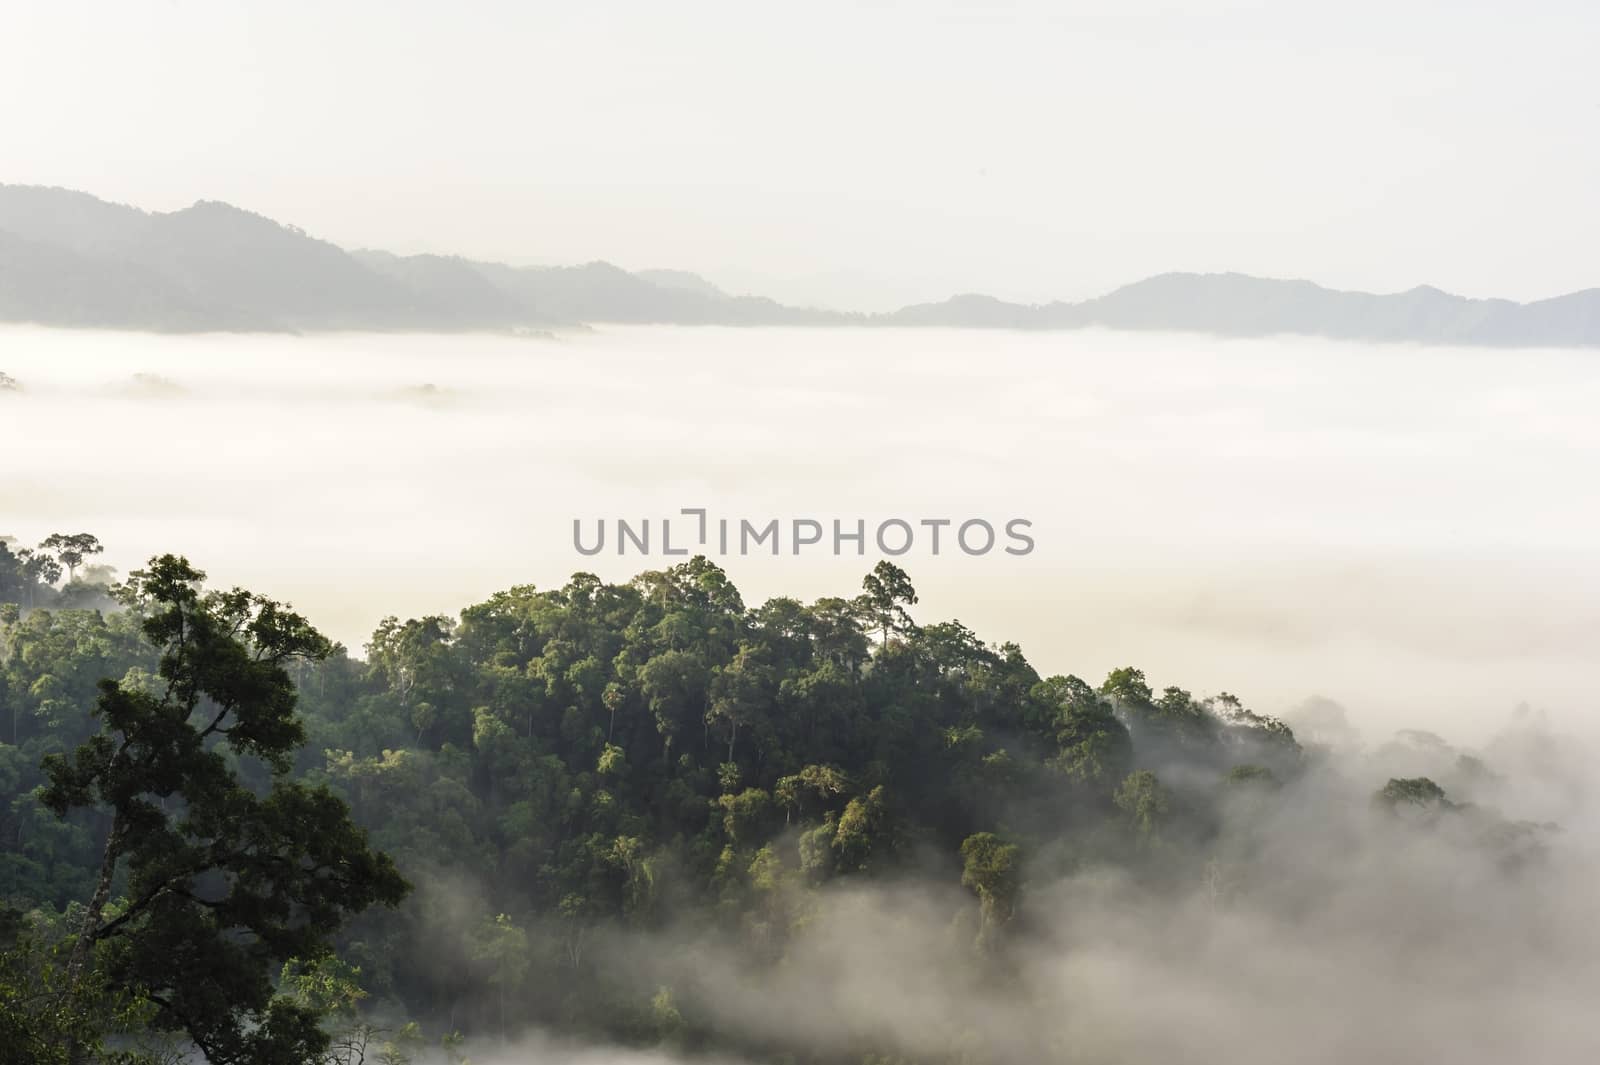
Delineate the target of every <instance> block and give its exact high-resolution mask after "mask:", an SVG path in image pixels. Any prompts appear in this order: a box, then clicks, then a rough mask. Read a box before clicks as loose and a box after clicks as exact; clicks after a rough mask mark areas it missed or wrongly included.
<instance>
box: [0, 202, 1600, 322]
mask: <svg viewBox="0 0 1600 1065" xmlns="http://www.w3.org/2000/svg"><path fill="white" fill-rule="evenodd" d="M0 321H10V322H32V323H38V324H42V325H51V326H66V327H92V328H110V329H134V330H152V331H170V332H193V331H207V330H219V331H234V332H245V331H303V330H331V329H371V330H506V329H546V328H557V327H567V326H576V325H580V324H589V323H594V324H604V323H627V324H679V325H734V326H758V325H833V326H942V327H954V328H971V329H1027V330H1042V329H1079V328H1086V327H1091V326H1099V327H1105V328H1111V329H1123V330H1175V331H1187V332H1200V333H1208V334H1213V335H1218V336H1232V337H1258V336H1270V335H1274V334H1299V335H1307V336H1319V337H1331V338H1337V339H1343V340H1363V341H1409V342H1415V343H1436V344H1464V345H1492V346H1505V347H1524V346H1527V347H1532V346H1560V347H1597V346H1600V289H1586V290H1584V291H1581V292H1574V293H1571V294H1569V295H1565V296H1558V297H1555V298H1553V299H1547V300H1539V301H1536V302H1532V303H1516V302H1513V301H1511V300H1503V299H1467V298H1465V297H1462V296H1455V295H1451V294H1450V293H1447V292H1442V291H1440V290H1439V289H1436V288H1431V287H1427V286H1423V287H1419V288H1414V289H1411V290H1409V291H1407V292H1400V293H1394V294H1388V295H1376V294H1371V293H1365V292H1345V291H1338V290H1334V289H1328V288H1324V287H1322V286H1320V285H1316V284H1313V283H1312V282H1309V281H1282V280H1272V279H1267V278H1258V277H1250V276H1247V275H1244V274H1234V273H1227V274H1194V273H1170V274H1162V275H1159V276H1156V277H1152V278H1148V279H1146V280H1144V281H1139V282H1136V283H1134V284H1131V285H1126V286H1124V287H1122V288H1119V289H1116V290H1115V291H1113V292H1110V293H1108V294H1106V295H1104V296H1100V297H1098V298H1095V299H1089V300H1084V301H1082V302H1078V303H1066V302H1053V303H1045V304H1019V303H1008V302H1005V301H1003V300H999V299H996V298H994V297H992V296H983V295H960V296H954V297H951V298H950V299H948V300H945V301H943V302H941V303H927V304H918V305H914V306H910V307H903V308H901V309H899V310H896V311H890V312H886V313H882V314H859V313H846V312H841V311H831V310H824V309H819V308H810V307H794V306H787V305H784V304H781V303H778V302H776V301H773V300H769V299H765V298H762V297H759V296H743V295H730V294H729V293H727V292H724V291H723V290H721V289H719V288H718V287H717V286H716V285H714V284H712V283H711V282H709V281H707V280H705V279H704V278H701V277H699V276H698V275H695V274H692V273H687V272H685V271H681V270H640V271H635V272H629V271H627V270H623V269H621V268H619V267H616V266H613V265H611V264H610V263H605V262H592V263H586V264H584V265H581V266H557V267H526V266H520V267H519V266H508V265H505V264H503V263H492V262H477V261H473V260H470V259H464V258H460V257H456V256H443V255H404V256H403V255H394V254H391V253H389V252H384V251H374V250H364V249H357V250H346V249H344V248H340V247H338V246H337V245H334V244H331V243H329V242H327V241H324V240H319V239H317V238H315V237H313V236H311V235H309V234H307V233H306V232H304V231H303V230H301V229H298V228H296V227H294V226H291V225H285V224H282V223H279V222H275V221H273V220H272V219H270V218H266V217H264V216H262V215H259V214H254V213H252V212H250V211H246V210H242V209H240V208H238V207H233V206H231V205H229V204H226V203H220V202H215V201H201V202H199V203H196V204H195V205H194V206H192V207H187V208H184V209H183V210H179V211H172V212H168V213H160V212H148V211H143V210H140V209H139V208H136V207H130V206H126V205H123V204H114V203H108V202H106V201H104V200H100V199H97V198H95V197H94V196H91V195H89V194H87V193H83V192H76V191H72V190H69V189H59V188H46V187H41V186H31V185H0Z"/></svg>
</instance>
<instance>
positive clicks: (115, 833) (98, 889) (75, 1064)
mask: <svg viewBox="0 0 1600 1065" xmlns="http://www.w3.org/2000/svg"><path fill="white" fill-rule="evenodd" d="M122 830H123V826H122V819H121V818H120V817H113V818H112V820H111V832H110V834H109V835H107V836H106V849H105V853H104V854H103V855H101V858H100V878H99V879H98V880H97V881H96V882H95V885H94V894H93V895H92V896H91V897H90V899H89V906H88V908H87V909H85V910H84V913H83V924H82V925H81V926H80V927H79V929H78V940H77V942H75V943H73V944H72V954H71V955H69V956H68V959H67V993H68V994H69V995H71V996H72V997H73V1006H74V1012H75V1013H77V1014H79V1015H82V1014H83V1013H85V1012H87V1011H86V1010H85V1009H84V1008H83V1001H82V990H81V988H80V987H79V984H80V983H81V981H82V980H83V973H84V970H85V969H86V968H87V967H88V964H89V955H90V953H91V952H92V951H93V950H94V934H95V933H96V932H98V931H99V930H100V918H101V915H102V914H104V913H105V909H106V903H107V902H108V901H110V899H111V881H112V880H113V879H114V878H115V876H116V872H117V859H118V858H119V857H121V854H122ZM88 1060H89V1057H88V1050H87V1048H86V1047H84V1045H83V1044H82V1043H81V1042H80V1041H79V1040H78V1034H77V1029H76V1027H74V1029H73V1032H72V1034H71V1036H69V1042H68V1043H67V1061H68V1062H69V1065H86V1063H87V1062H88Z"/></svg>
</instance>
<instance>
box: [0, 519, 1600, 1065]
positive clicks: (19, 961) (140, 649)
mask: <svg viewBox="0 0 1600 1065" xmlns="http://www.w3.org/2000/svg"><path fill="white" fill-rule="evenodd" d="M97 546H99V545H98V541H97V540H95V539H94V538H93V537H90V536H87V535H80V534H63V535H60V536H50V537H48V538H47V539H46V540H45V541H44V542H43V543H41V544H40V546H39V547H37V548H33V549H29V553H27V554H24V553H23V550H24V549H23V548H22V547H21V546H20V545H18V546H16V548H15V549H12V548H9V547H8V548H7V549H6V550H5V551H4V552H3V553H0V599H5V600H6V601H7V605H4V606H0V710H3V711H4V712H3V714H0V727H3V729H4V733H5V735H4V737H3V739H0V786H3V788H4V789H5V795H4V804H3V806H0V811H3V813H0V843H3V850H0V899H3V900H4V908H3V910H0V918H3V920H0V935H3V937H4V946H5V953H4V956H3V958H4V964H3V966H0V1034H3V1035H4V1036H5V1037H6V1042H5V1046H7V1047H8V1048H12V1047H26V1048H27V1056H26V1057H25V1060H30V1061H41V1062H48V1061H57V1060H61V1061H65V1060H93V1059H95V1058H96V1057H105V1056H106V1055H109V1054H112V1053H113V1052H118V1053H127V1054H133V1055H136V1057H135V1058H133V1059H122V1060H138V1061H154V1060H166V1061H171V1060H174V1058H173V1057H172V1055H174V1054H179V1055H181V1054H182V1053H183V1052H184V1050H185V1048H186V1047H187V1048H190V1049H192V1048H193V1045H194V1044H198V1045H199V1047H200V1049H201V1051H202V1052H203V1055H204V1057H205V1058H206V1059H207V1060H210V1061H214V1062H223V1061H228V1062H240V1063H244V1062H253V1063H276V1062H283V1063H289V1062H301V1061H312V1060H314V1061H319V1062H339V1063H341V1065H344V1063H350V1062H355V1061H360V1060H367V1061H374V1060H385V1061H402V1060H412V1061H426V1060H438V1061H445V1060H460V1058H461V1056H462V1055H466V1056H468V1057H470V1058H471V1059H472V1060H473V1061H476V1062H480V1063H490V1065H513V1063H531V1062H556V1061H593V1062H597V1063H599V1062H606V1063H620V1062H640V1063H643V1062H664V1061H687V1060H691V1059H692V1060H713V1061H729V1062H763V1063H765V1062H772V1063H780V1062H815V1063H819V1065H821V1063H829V1065H832V1063H840V1065H844V1063H852V1065H854V1063H862V1065H882V1063H886V1062H918V1063H922V1062H928V1063H944V1062H950V1063H956V1062H960V1063H973V1062H994V1063H1011V1062H1017V1063H1023V1062H1037V1061H1041V1060H1059V1061H1082V1062H1128V1063H1134V1065H1145V1063H1151V1065H1154V1063H1160V1062H1169V1061H1173V1060H1190V1061H1229V1062H1245V1063H1255V1062H1259V1063H1263V1065H1265V1063H1278V1062H1283V1061H1286V1060H1292V1061H1306V1062H1314V1063H1319V1062H1327V1063H1335V1062H1348V1061H1352V1060H1356V1061H1374V1062H1385V1061H1393V1062H1415V1061H1431V1060H1450V1061H1459V1062H1464V1063H1468V1065H1477V1063H1484V1065H1488V1063H1491V1062H1504V1061H1507V1060H1517V1061H1567V1060H1586V1059H1588V1058H1589V1057H1592V1056H1593V1054H1594V1053H1595V1052H1596V1050H1597V1049H1600V1046H1597V1043H1600V1036H1596V1034H1595V1033H1594V1030H1593V1028H1592V1026H1590V1025H1588V1024H1587V1023H1585V1021H1584V1018H1586V1017H1587V1011H1588V1007H1589V1003H1590V1001H1591V1000H1592V998H1593V996H1594V994H1595V993H1596V991H1600V987H1597V986H1596V975H1595V971H1594V967H1593V964H1592V960H1593V958H1594V957H1595V954H1596V950H1597V948H1600V942H1596V939H1597V937H1600V932H1597V931H1596V930H1595V928H1594V925H1593V922H1592V921H1590V920H1589V919H1588V914H1589V910H1590V909H1591V908H1592V885H1593V883H1594V882H1595V880H1594V878H1595V875H1596V873H1597V872H1600V870H1597V869H1596V867H1595V859H1596V853H1595V849H1594V844H1595V841H1596V838H1597V836H1596V833H1595V827H1596V822H1595V819H1594V811H1593V788H1592V783H1591V781H1590V776H1591V774H1590V773H1589V768H1588V767H1589V766H1590V765H1592V760H1591V755H1590V752H1588V751H1587V750H1586V749H1584V747H1583V746H1582V745H1581V744H1580V743H1578V742H1576V741H1574V740H1573V739H1572V738H1571V737H1569V736H1567V735H1565V734H1563V733H1562V732H1561V731H1560V730H1559V729H1557V728H1555V727H1553V726H1552V725H1550V724H1549V723H1548V722H1546V721H1545V720H1544V718H1543V717H1542V715H1540V714H1538V713H1537V712H1534V711H1527V710H1524V711H1521V712H1518V713H1515V714H1511V713H1508V715H1507V717H1506V720H1505V721H1504V724H1503V726H1502V727H1501V728H1500V729H1499V730H1498V731H1497V732H1496V733H1495V734H1494V735H1493V736H1492V737H1491V738H1490V739H1489V740H1488V741H1486V742H1485V743H1483V744H1480V745H1477V746H1475V747H1474V748H1473V749H1470V750H1469V749H1462V748H1457V747H1455V746H1453V745H1452V744H1451V743H1450V741H1449V740H1448V738H1446V737H1441V736H1438V735H1435V734H1433V733H1430V732H1421V731H1404V730H1402V731H1400V732H1396V733H1394V734H1393V735H1392V736H1389V735H1384V736H1379V735H1374V736H1370V737H1367V738H1366V739H1365V740H1363V738H1362V737H1360V736H1359V735H1357V734H1356V733H1355V732H1354V730H1353V729H1351V728H1350V726H1349V724H1348V722H1347V721H1346V720H1345V719H1344V717H1343V714H1342V712H1341V710H1340V708H1339V707H1337V706H1336V705H1334V704H1330V703H1327V702H1321V703H1314V704H1308V705H1307V706H1306V707H1304V708H1303V709H1302V711H1301V712H1299V713H1298V714H1296V715H1292V716H1291V719H1290V720H1279V719H1277V718H1275V717H1272V716H1268V715H1264V714H1261V713H1258V712H1256V711H1253V710H1252V709H1251V708H1250V707H1249V706H1248V705H1247V704H1246V702H1245V701H1243V700H1241V699H1239V698H1237V697H1236V696H1234V695H1231V694H1228V693H1227V692H1215V693H1209V694H1203V693H1197V692H1192V691H1190V690H1186V689H1184V688H1182V687H1180V686H1176V685H1175V684H1173V683H1172V682H1173V681H1177V680H1181V678H1167V677H1154V676H1147V675H1146V674H1145V673H1144V672H1143V671H1141V670H1140V669H1138V668H1134V667H1131V666H1129V667H1122V668H1118V669H1115V670H1112V671H1110V673H1109V674H1108V675H1106V676H1104V677H1103V678H1095V679H1083V678H1080V677H1078V676H1074V675H1070V674H1064V673H1063V674H1054V675H1042V674H1041V673H1040V672H1039V671H1037V670H1036V669H1035V668H1034V667H1033V666H1032V665H1030V664H1029V661H1028V659H1027V658H1026V657H1025V654H1024V650H1023V649H1022V648H1020V647H1018V646H1016V645H1015V644H1011V643H1001V644H992V643H989V642H987V641H986V640H985V639H984V638H983V636H982V634H980V633H977V632H974V631H972V630H971V629H969V628H967V627H966V626H964V625H962V624H961V623H960V622H958V621H952V620H943V621H942V620H937V617H938V615H937V604H936V603H934V602H931V601H930V600H929V597H928V596H926V595H925V594H922V593H920V592H919V591H918V589H917V587H916V583H915V579H914V574H910V573H908V572H906V571H904V570H901V569H900V568H898V567H896V566H894V565H892V564H890V563H888V562H880V563H878V564H876V565H875V566H873V567H872V568H871V570H870V572H868V573H867V574H866V575H865V577H864V579H862V580H861V581H860V582H859V583H858V585H857V587H856V588H855V589H851V588H841V589H839V594H837V595H833V596H824V597H822V598H819V599H815V600H813V601H810V602H802V601H799V600H796V599H793V598H787V597H782V596H780V597H776V598H770V599H768V600H766V601H765V602H761V603H754V602H747V601H746V600H745V598H744V597H743V596H742V595H741V593H740V591H739V589H738V588H736V587H735V586H734V585H733V583H732V582H731V581H730V580H729V578H728V576H727V574H726V573H725V572H724V571H723V570H722V569H720V568H719V567H718V566H716V565H714V564H712V563H711V562H709V561H708V560H706V559H704V558H694V559H691V560H689V561H686V562H684V563H682V564H678V565H674V566H672V567H670V568H667V569H664V570H653V571H646V572H642V573H639V574H637V575H636V576H635V577H633V578H632V579H630V580H627V581H625V582H621V583H608V582H606V581H603V580H601V579H599V578H598V577H595V576H593V575H590V574H586V573H578V574H575V575H574V576H573V577H572V578H571V579H570V580H569V581H567V582H566V583H564V584H562V585H560V586H559V587H552V588H549V589H547V590H539V589H536V588H534V587H532V586H517V587H512V588H509V589H507V590H505V591H503V592H500V593H497V594H495V595H492V596H490V597H488V598H487V599H485V600H483V601H481V602H478V603H475V604H472V605H470V606H467V607H466V608H464V609H463V610H461V611H460V612H459V614H458V615H453V616H443V615H438V616H426V617H417V618H411V619H406V620H402V619H400V618H398V617H391V618H388V619H386V620H384V621H383V622H382V623H381V624H380V625H379V626H378V627H377V629H376V631H375V632H373V634H372V636H371V637H370V639H369V640H368V641H367V642H366V644H365V647H364V651H363V654H362V656H361V657H356V656H355V655H353V654H352V653H351V651H350V650H348V649H346V648H344V647H342V646H337V645H330V644H328V643H327V642H326V641H325V640H324V639H323V638H322V637H321V636H320V634H319V633H317V632H316V630H315V629H314V628H313V627H312V626H311V623H310V622H309V621H308V620H306V619H304V618H301V617H300V616H299V615H298V614H296V613H294V612H293V611H292V610H290V609H289V608H288V607H286V606H285V605H283V604H280V603H277V602H275V601H273V600H271V599H267V598H264V597H262V596H260V595H255V594H253V593H249V592H243V591H235V592H228V593H221V592H216V591H211V592H208V591H206V590H205V589H204V586H203V584H202V583H201V581H200V575H199V574H198V573H197V572H196V571H194V570H193V568H192V567H191V566H190V565H189V564H188V563H186V562H184V561H182V560H180V559H176V558H172V557H170V556H166V557H162V558H157V559H154V560H152V561H151V563H150V564H149V565H148V566H146V567H143V568H140V569H137V570H136V571H135V572H134V573H133V574H131V575H130V576H129V577H128V578H127V579H126V580H124V581H123V582H121V583H120V584H113V583H112V582H111V579H110V574H109V572H108V571H107V570H106V569H105V568H103V567H102V568H100V569H94V568H92V567H90V566H87V565H85V566H82V567H81V569H80V570H79V572H78V573H77V575H76V577H74V578H70V579H69V578H68V576H67V574H66V571H65V566H64V564H63V556H64V555H65V554H67V553H77V554H84V553H86V552H88V551H90V550H92V548H94V547H97ZM37 560H43V561H37ZM91 708H95V713H93V714H91V713H90V709H91ZM130 774H132V775H130ZM129 818H132V819H133V820H134V821H135V822H136V823H137V824H138V825H139V826H140V831H139V832H137V833H132V832H129V830H128V828H127V825H128V824H129V822H128V819H129ZM313 826H316V827H313ZM391 863H392V864H391ZM408 888H409V890H408ZM374 903H378V904H380V905H372V904H374ZM176 958H182V959H184V961H183V964H180V965H172V964H170V963H169V961H170V960H171V959H176ZM200 962H203V963H204V964H199V963H200ZM229 981H232V982H233V984H232V986H234V987H235V990H233V991H229V992H226V993H224V992H222V991H221V990H220V988H221V987H223V986H228V982H229ZM141 1055H142V1056H141ZM163 1055H165V1056H164V1057H163ZM107 1060H109V1058H108V1059H107Z"/></svg>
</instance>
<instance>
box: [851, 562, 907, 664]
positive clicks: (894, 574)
mask: <svg viewBox="0 0 1600 1065" xmlns="http://www.w3.org/2000/svg"><path fill="white" fill-rule="evenodd" d="M861 587H862V589H863V594H862V595H861V596H859V597H858V598H857V600H856V602H857V604H858V605H859V606H860V607H861V608H862V610H863V611H864V612H865V613H866V615H867V616H868V617H870V618H871V619H872V621H873V623H874V624H875V625H876V626H877V627H878V630H879V631H880V633H881V634H882V643H881V644H880V646H887V645H888V643H889V633H890V632H891V631H894V632H902V631H905V630H906V629H909V628H911V615H910V614H907V613H906V607H908V606H915V605H916V603H917V590H916V589H915V588H913V587H911V578H910V577H908V576H906V572H905V570H903V569H901V568H900V567H899V566H896V565H895V564H894V563H893V562H890V561H888V560H887V559H885V560H883V561H880V562H879V563H878V564H877V565H876V566H873V567H872V572H871V573H869V574H867V575H866V577H865V578H863V579H862V581H861Z"/></svg>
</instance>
